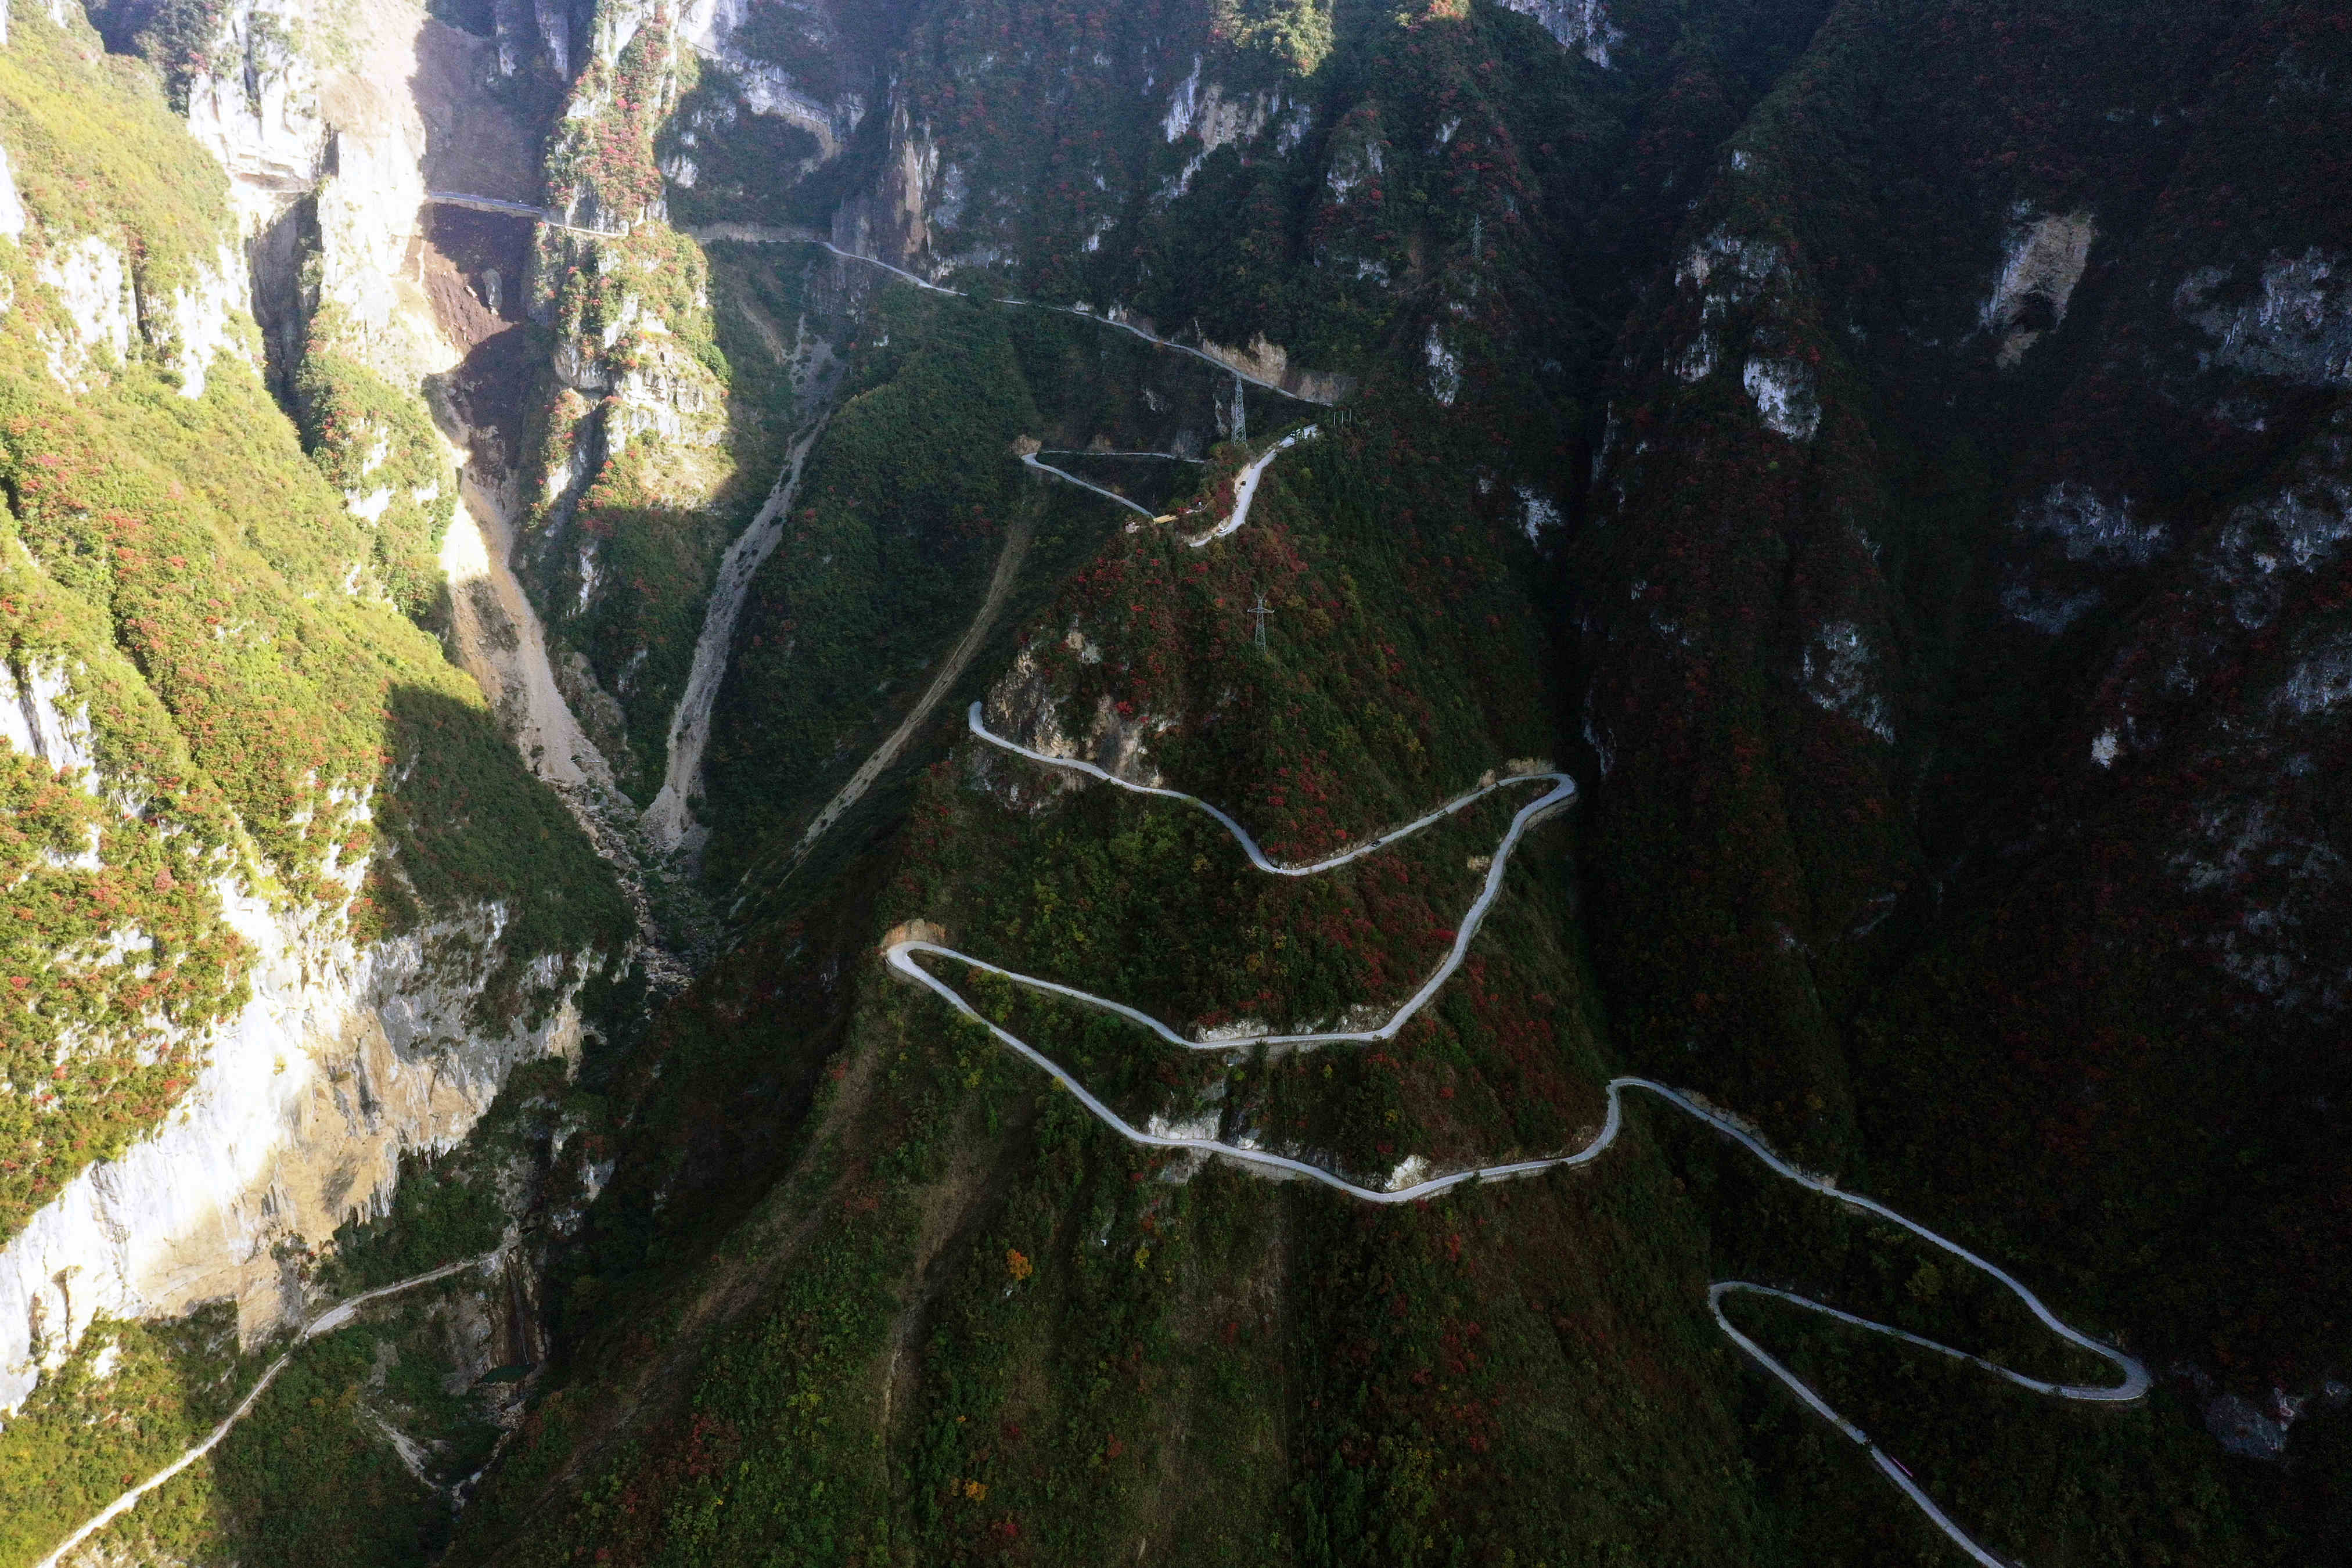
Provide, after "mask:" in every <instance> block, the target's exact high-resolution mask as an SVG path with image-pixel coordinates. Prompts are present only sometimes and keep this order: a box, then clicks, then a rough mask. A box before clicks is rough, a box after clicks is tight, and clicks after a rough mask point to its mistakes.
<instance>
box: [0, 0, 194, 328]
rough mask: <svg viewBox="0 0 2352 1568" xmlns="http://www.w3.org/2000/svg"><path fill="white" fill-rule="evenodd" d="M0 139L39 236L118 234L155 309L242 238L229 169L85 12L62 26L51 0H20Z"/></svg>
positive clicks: (13, 13)
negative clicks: (108, 44) (230, 205)
mask: <svg viewBox="0 0 2352 1568" xmlns="http://www.w3.org/2000/svg"><path fill="white" fill-rule="evenodd" d="M0 146H5V148H6V149H7V150H8V162H9V166H10V168H11V170H12V172H13V173H14V174H15V176H16V194H17V195H18V197H19V198H20V199H21V200H22V201H23V202H24V204H25V210H26V214H27V215H28V216H31V218H32V219H33V220H34V222H36V223H37V224H38V225H39V226H40V229H41V235H40V242H42V243H47V244H51V245H61V244H64V243H65V242H68V241H69V240H73V239H78V238H79V237H82V236H85V235H96V236H98V237H101V238H104V239H107V240H109V241H110V243H115V244H117V245H118V246H119V247H120V248H121V250H122V251H123V253H124V255H125V257H126V258H127V259H128V265H129V269H130V271H131V279H132V282H133V286H134V287H135V288H136V289H137V290H138V295H139V298H140V300H142V302H144V304H145V305H146V307H147V308H148V309H150V310H157V309H160V308H161V307H162V306H163V304H164V302H165V301H167V300H170V299H171V297H172V291H173V289H176V288H179V287H181V286H182V285H184V284H187V283H190V282H192V281H194V276H193V275H194V269H195V268H199V267H210V266H213V265H214V264H215V258H216V255H217V252H218V251H219V248H220V247H222V246H223V245H224V244H226V243H228V242H229V241H230V240H231V239H232V237H233V236H232V234H231V231H230V227H229V222H228V215H227V197H228V176H227V174H225V173H224V172H223V171H222V169H221V166H220V165H219V164H218V163H215V162H214V161H213V159H212V157H211V156H210V155H209V154H207V153H205V150H204V149H203V148H202V147H200V146H198V145H197V144H196V142H195V141H194V139H193V138H192V137H190V136H189V135H188V133H187V132H186V129H185V128H184V126H183V125H182V124H181V123H180V121H179V120H178V118H177V117H176V116H175V115H174V114H173V112H172V110H171V109H170V108H169V107H167V106H166V105H165V103H164V101H163V95H162V94H161V93H159V92H158V91H157V90H156V88H155V80H154V77H153V76H152V73H151V72H150V71H149V70H148V68H146V67H145V66H144V65H142V63H141V62H139V61H137V60H133V59H125V58H121V57H120V56H115V55H109V54H105V53H103V52H102V51H100V49H99V47H98V40H97V39H96V38H95V37H93V36H92V35H91V34H90V32H89V29H88V27H87V26H86V25H85V24H83V23H82V22H81V20H80V18H79V16H74V17H73V19H72V20H71V21H70V22H69V23H68V25H67V26H64V27H60V26H58V25H57V24H56V23H54V22H52V21H51V20H50V19H49V13H48V10H47V7H46V6H43V5H33V4H22V5H14V4H12V5H11V8H10V13H9V19H8V46H7V47H6V48H5V49H0ZM30 237H31V236H29V235H28V238H30ZM118 237H120V238H118ZM125 241H127V243H124V242H125Z"/></svg>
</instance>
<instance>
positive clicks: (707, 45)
mask: <svg viewBox="0 0 2352 1568" xmlns="http://www.w3.org/2000/svg"><path fill="white" fill-rule="evenodd" d="M750 13H751V0H688V5H686V6H685V7H684V9H682V10H681V11H680V12H679V13H678V17H677V39H678V41H679V42H680V43H682V44H684V45H685V46H686V47H688V48H690V49H692V50H693V51H694V52H695V53H696V54H698V55H700V56H701V57H702V58H704V59H706V60H709V61H710V62H712V63H713V64H715V65H718V66H719V67H721V68H724V69H725V70H726V71H727V73H728V74H729V75H730V76H731V77H733V78H734V79H735V84H736V88H737V90H738V91H740V93H741V95H742V98H743V102H744V106H745V107H746V108H748V109H750V110H751V112H752V113H754V114H763V115H769V116H772V117H773V118H775V119H779V120H782V121H787V122H788V123H790V124H793V125H797V126H799V127H800V128H801V129H802V130H803V131H805V132H808V133H809V134H810V135H812V136H814V137H815V138H816V142H817V156H816V163H829V162H831V161H832V160H833V159H835V158H836V157H838V156H840V153H841V149H842V146H843V145H844V144H845V142H847V141H848V140H849V138H850V136H851V135H852V134H854V133H855V132H856V130H857V126H858V123H859V121H863V120H864V119H865V118H866V100H865V98H864V97H863V95H861V94H858V93H854V92H845V93H842V94H840V95H839V96H838V97H837V98H835V100H833V101H832V102H831V103H825V102H823V101H820V100H818V99H816V98H815V97H814V96H813V95H811V94H809V93H807V92H805V91H803V90H802V89H801V87H800V85H799V84H798V83H796V82H795V81H794V80H793V78H792V75H791V73H790V72H788V71H786V70H784V69H783V68H782V67H779V66H774V65H771V64H769V63H767V62H766V61H764V60H758V59H754V58H752V57H751V55H750V54H748V53H746V52H745V51H744V50H742V49H740V48H738V47H736V46H735V41H734V39H735V31H736V29H737V28H739V27H740V26H742V25H743V20H744V18H745V17H746V16H749V15H750ZM795 14H796V16H798V19H799V21H800V24H801V26H802V27H803V30H804V31H807V32H809V33H811V35H812V37H811V41H812V42H814V43H817V44H819V45H820V46H822V45H824V44H826V43H829V42H831V41H832V40H831V38H830V37H829V36H828V35H827V33H826V31H825V29H824V26H823V22H822V18H821V17H820V16H817V15H816V14H815V13H814V12H813V11H811V10H808V9H805V8H795ZM810 167H814V164H812V165H810ZM805 172H806V171H805V170H803V173H805Z"/></svg>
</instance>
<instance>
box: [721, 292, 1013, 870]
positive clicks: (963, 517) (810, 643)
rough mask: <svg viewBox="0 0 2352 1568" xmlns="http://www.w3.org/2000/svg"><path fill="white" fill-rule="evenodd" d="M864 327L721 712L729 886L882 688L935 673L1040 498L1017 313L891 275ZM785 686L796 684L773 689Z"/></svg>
mask: <svg viewBox="0 0 2352 1568" xmlns="http://www.w3.org/2000/svg"><path fill="white" fill-rule="evenodd" d="M866 331H867V332H868V333H869V334H870V337H871V341H872V342H873V343H874V344H876V345H878V346H876V347H872V348H869V349H867V350H866V351H865V352H863V353H860V355H859V357H858V360H857V368H856V371H855V372H854V373H853V379H851V380H850V381H849V382H847V383H846V384H845V385H844V386H843V387H842V389H841V393H840V396H839V407H838V411H837V412H836V413H835V415H834V416H833V419H832V422H831V424H830V425H829V426H827V427H826V430H825V433H824V439H823V441H822V442H821V443H820V445H819V446H818V447H816V449H815V450H814V452H813V453H812V454H811V455H810V457H809V459H808V462H807V465H806V467H805V468H804V470H803V479H802V484H801V489H800V496H799V500H797V501H796V503H795V505H794V509H793V516H792V519H791V521H790V522H789V523H788V524H787V526H786V529H785V532H784V537H783V542H782V543H781V544H779V545H778V546H777V548H776V552H775V553H774V554H773V555H771V556H770V557H769V558H768V562H767V564H766V565H765V566H763V567H762V568H761V571H760V574H759V575H758V576H757V577H755V578H754V579H753V580H752V585H751V594H750V596H749V598H748V599H747V601H746V603H745V606H744V614H743V619H742V622H741V625H740V629H739V631H738V634H737V644H736V647H735V651H734V655H733V658H731V659H730V664H729V668H728V675H727V684H726V686H725V688H724V689H722V692H721V695H720V698H719V715H721V717H719V718H716V719H714V721H713V730H714V734H715V735H716V736H719V737H723V738H722V739H719V741H718V742H717V743H716V744H714V745H713V746H712V748H711V751H710V753H709V761H708V763H707V766H706V783H705V785H704V792H705V793H704V800H703V804H702V805H701V807H700V811H701V815H702V816H703V818H704V820H706V821H707V822H709V824H710V825H711V826H712V832H713V840H712V847H711V851H710V857H709V864H710V867H711V875H712V880H713V882H714V884H715V885H716V886H719V887H721V888H724V887H726V886H728V885H729V884H730V883H731V882H732V881H733V880H734V879H735V878H736V877H737V876H739V875H740V873H741V872H742V871H743V870H744V869H745V868H747V867H748V866H749V865H750V863H751V859H752V858H753V857H754V855H756V854H757V853H758V852H759V850H760V849H761V848H763V847H770V846H772V845H773V846H776V847H781V843H782V842H783V841H787V840H786V837H785V836H786V835H787V834H788V833H789V832H790V831H791V830H792V829H793V828H795V827H797V826H799V825H800V824H801V823H804V822H805V821H806V819H807V817H808V816H810V815H812V814H813V813H814V810H815V808H816V806H817V805H819V804H820V803H821V802H822V800H823V798H824V795H823V794H821V793H819V792H820V791H824V792H825V793H829V792H830V790H831V789H832V788H833V787H834V786H835V785H837V784H838V783H839V782H840V781H841V780H843V779H845V778H846V777H847V776H848V774H849V773H850V772H851V771H852V770H853V769H855V768H856V765H857V763H859V762H861V761H863V760H864V754H865V745H866V744H870V743H871V740H872V739H875V738H878V733H879V731H878V729H877V725H876V722H875V721H876V720H877V717H882V716H883V715H882V714H880V713H877V702H876V700H875V699H876V697H877V694H878V693H880V692H883V691H890V690H897V691H900V692H903V693H904V695H905V697H906V698H907V699H908V700H911V698H912V697H913V695H914V693H915V692H916V691H919V690H920V689H921V688H922V686H923V685H924V684H925V683H926V679H927V678H926V676H925V674H924V672H925V671H926V670H927V669H928V668H929V667H930V666H931V664H932V663H933V662H934V661H935V660H937V659H938V658H940V656H941V655H942V654H943V653H944V652H945V651H946V649H947V648H948V647H950V646H951V645H952V644H953V643H954V641H955V639H956V638H957V637H959V636H960V635H961V633H962V630H963V627H964V625H965V623H966V622H968V621H969V620H970V618H971V614H972V612H973V611H974V610H976V609H977V608H978V607H979V605H980V603H981V599H982V590H983V586H984V584H986V582H987V580H988V574H989V572H990V569H991V567H992V565H993V563H994V562H995V559H996V556H997V552H998V551H999V550H1000V549H1001V548H1002V547H1003V540H1004V535H1005V531H1006V530H1007V528H1008V527H1010V526H1012V524H1013V519H1014V516H1015V515H1016V511H1017V509H1020V508H1023V507H1025V506H1028V505H1031V504H1033V503H1032V502H1031V500H1029V499H1028V496H1029V494H1031V493H1034V492H1027V491H1026V490H1025V487H1024V476H1023V474H1022V471H1021V469H1020V468H1019V466H1018V464H1017V463H1016V462H1015V461H1014V459H1013V456H1012V446H1013V438H1014V437H1017V436H1019V435H1021V434H1023V433H1024V432H1025V431H1027V430H1029V429H1031V428H1032V427H1033V426H1035V425H1036V423H1037V422H1038V414H1037V410H1036V406H1035V404H1034V402H1033V401H1032V399H1031V398H1030V396H1029V393H1028V389H1027V387H1026V386H1025V385H1024V382H1023V380H1022V377H1021V374H1020V370H1019V367H1018V365H1017V363H1016V362H1015V359H1014V356H1013V349H1012V345H1011V343H1010V342H1008V340H1007V333H1006V330H1005V325H1004V321H1003V313H1002V312H998V311H994V310H988V309H985V308H982V307H978V306H973V305H969V304H965V303H963V302H961V301H958V300H940V299H938V298H937V297H936V296H925V295H921V294H919V293H918V292H917V291H916V290H914V289H887V290H885V291H884V292H883V293H882V294H881V295H879V296H878V297H877V300H876V301H875V307H874V310H873V315H872V318H871V320H870V321H869V323H868V325H867V327H866ZM783 689H790V690H792V691H793V693H794V694H795V696H794V700H793V701H792V702H791V703H789V704H779V703H775V702H773V701H772V700H770V694H772V693H774V692H777V691H780V690H783Z"/></svg>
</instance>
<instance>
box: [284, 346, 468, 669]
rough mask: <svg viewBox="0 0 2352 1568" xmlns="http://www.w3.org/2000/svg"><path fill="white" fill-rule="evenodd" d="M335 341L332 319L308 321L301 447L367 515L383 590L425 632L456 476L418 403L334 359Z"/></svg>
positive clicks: (299, 389) (435, 597)
mask: <svg viewBox="0 0 2352 1568" xmlns="http://www.w3.org/2000/svg"><path fill="white" fill-rule="evenodd" d="M325 314H326V313H325V312H321V316H322V317H323V316H325ZM335 335H336V330H335V326H334V323H333V321H331V320H325V319H321V320H314V321H312V323H311V334H310V344H309V346H308V347H307V348H306V349H305V350H304V352H303V355H302V363H301V365H300V367H299V369H298V370H296V372H295V373H294V400H295V406H296V408H297V409H298V411H299V423H300V426H301V431H302V444H303V445H304V446H305V447H308V448H309V450H310V458H311V460H312V461H314V462H316V463H317V464H318V465H319V468H320V471H321V472H323V473H324V474H325V475H326V476H327V482H328V483H329V484H331V485H332V486H334V487H335V489H338V490H341V492H342V493H343V498H344V500H345V502H346V503H347V504H348V505H350V506H352V507H353V508H355V509H359V510H362V511H373V513H374V516H373V519H371V520H369V521H370V526H372V527H373V529H374V531H375V556H374V560H373V563H372V564H373V575H374V576H375V578H376V580H377V582H378V583H379V584H381V585H382V592H383V594H384V595H385V596H386V597H388V598H390V599H391V600H392V602H393V603H394V604H395V605H398V606H399V607H400V608H401V609H402V611H404V613H405V614H406V615H407V616H409V618H410V619H412V620H415V621H417V622H419V623H420V624H425V625H428V626H429V624H430V621H431V619H432V617H433V616H434V613H435V612H436V608H437V607H438V605H439V602H440V599H441V596H442V594H443V593H444V591H445V590H444V585H443V582H442V576H441V564H440V554H441V536H442V535H443V534H445V533H446V532H447V531H448V530H449V521H450V519H451V518H452V517H453V516H454V515H455V513H456V508H457V474H456V472H455V471H454V469H453V468H452V466H451V464H450V462H449V460H448V458H447V456H446V447H445V446H444V444H443V443H442V441H441V439H440V437H439V434H438V433H437V432H436V431H435V429H434V428H433V421H432V418H431V416H429V415H428V414H427V413H426V412H425V407H424V405H422V404H421V403H420V402H419V400H418V399H416V398H415V397H414V396H406V395H402V394H401V393H399V392H397V391H395V390H394V388H393V387H391V386H390V385H389V384H386V383H385V382H384V380H383V377H381V376H379V375H377V374H375V373H374V372H373V371H371V370H369V369H368V368H367V367H366V366H365V365H363V364H361V363H358V362H357V361H355V360H352V359H351V358H349V357H347V356H345V355H343V354H340V353H335V352H334V350H333V349H332V348H331V346H330V344H331V342H333V340H334V338H335Z"/></svg>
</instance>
